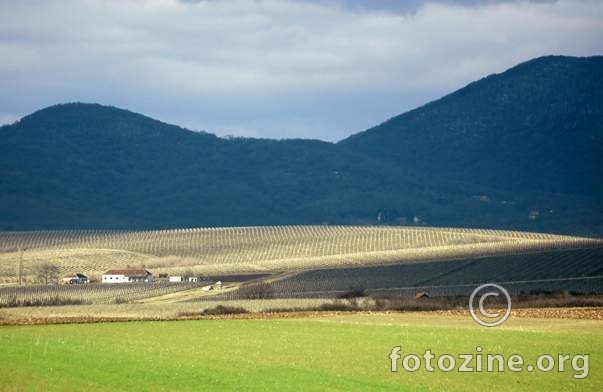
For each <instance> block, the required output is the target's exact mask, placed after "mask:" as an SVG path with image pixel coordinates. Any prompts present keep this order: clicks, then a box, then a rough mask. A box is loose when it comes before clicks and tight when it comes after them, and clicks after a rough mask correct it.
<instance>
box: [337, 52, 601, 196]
mask: <svg viewBox="0 0 603 392" xmlns="http://www.w3.org/2000/svg"><path fill="white" fill-rule="evenodd" d="M340 144H341V145H342V146H345V147H348V148H350V149H353V150H354V151H359V152H363V153H367V154H369V155H371V156H374V157H379V158H380V159H386V160H388V161H390V162H393V163H394V164H396V165H398V166H402V167H407V168H410V169H412V170H419V171H421V172H426V173H433V174H434V175H437V176H440V177H446V178H452V179H456V180H459V181H463V182H471V183H476V184H481V185H486V186H489V187H492V188H496V189H501V190H509V191H513V192H525V191H537V192H550V193H561V194H577V195H586V196H595V197H599V198H600V197H602V196H603V181H601V178H603V56H597V57H589V58H572V57H563V56H548V57H542V58H538V59H535V60H532V61H528V62H526V63H523V64H520V65H518V66H516V67H514V68H512V69H510V70H508V71H506V72H504V73H502V74H497V75H491V76H488V77H486V78H484V79H482V80H479V81H477V82H474V83H471V84H469V85H468V86H466V87H465V88H462V89H460V90H458V91H456V92H454V93H452V94H450V95H448V96H446V97H444V98H442V99H440V100H437V101H435V102H431V103H429V104H427V105H425V106H423V107H420V108H417V109H415V110H412V111H410V112H407V113H405V114H402V115H400V116H397V117H394V118H392V119H390V120H388V121H386V122H384V123H383V124H381V125H379V126H376V127H374V128H372V129H369V130H367V131H365V132H362V133H359V134H356V135H353V136H351V137H349V138H348V139H346V140H344V141H342V142H341V143H340Z"/></svg>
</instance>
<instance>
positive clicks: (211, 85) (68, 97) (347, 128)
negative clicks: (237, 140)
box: [0, 0, 603, 140]
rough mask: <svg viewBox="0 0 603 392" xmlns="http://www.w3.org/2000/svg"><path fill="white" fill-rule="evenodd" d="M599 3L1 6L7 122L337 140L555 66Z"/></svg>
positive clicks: (601, 46) (36, 0)
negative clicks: (75, 116)
mask: <svg viewBox="0 0 603 392" xmlns="http://www.w3.org/2000/svg"><path fill="white" fill-rule="evenodd" d="M602 21H603V1H600V0H583V1H582V0H559V1H519V0H517V1H514V0H507V1H505V0H481V1H480V0H465V1H446V0H433V1H418V0H411V1H388V0H350V1H343V0H325V1H321V0H289V1H287V0H279V1H271V0H265V1H264V0H256V1H246V0H240V1H236V0H234V1H218V0H205V1H203V0H156V1H152V0H146V1H145V0H119V1H117V0H116V1H110V0H55V1H52V0H48V1H43V0H20V1H13V0H0V123H10V122H13V121H15V120H16V119H18V118H20V117H21V116H23V115H26V114H29V113H31V112H33V111H35V110H37V109H40V108H43V107H45V106H49V105H53V104H56V103H63V102H73V101H81V102H98V103H102V104H107V105H113V106H117V107H122V108H126V109H129V110H133V111H136V112H140V113H143V114H146V115H149V116H151V117H154V118H157V119H160V120H163V121H166V122H170V123H175V124H178V125H181V126H185V127H188V128H190V129H195V130H207V131H209V132H213V133H216V134H219V135H243V136H254V137H269V138H292V137H308V138H317V139H323V140H339V139H341V138H344V137H346V136H348V135H350V134H352V133H355V132H358V131H362V130H364V129H366V128H368V127H370V126H373V125H376V124H378V123H380V122H382V121H384V120H386V119H388V118H390V117H392V116H394V115H396V114H399V113H402V112H404V111H406V110H409V109H412V108H414V107H416V106H419V105H421V104H423V103H426V102H427V101H430V100H433V99H436V98H439V97H441V96H442V95H444V94H447V93H449V92H451V91H453V90H455V89H457V88H460V87H462V86H464V85H465V84H467V83H468V82H471V81H473V80H475V79H479V78H481V77H483V76H486V75H488V74H491V73H497V72H502V71H504V70H505V69H507V68H509V67H511V66H513V65H515V64H517V63H519V62H522V61H525V60H528V59H530V58H534V57H537V56H542V55H546V54H565V55H574V56H589V55H598V54H603V22H602Z"/></svg>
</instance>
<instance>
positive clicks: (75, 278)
mask: <svg viewBox="0 0 603 392" xmlns="http://www.w3.org/2000/svg"><path fill="white" fill-rule="evenodd" d="M61 283H63V284H86V283H90V279H88V277H87V276H86V275H84V274H81V273H79V272H77V273H75V274H73V275H67V276H65V277H63V278H62V279H61Z"/></svg>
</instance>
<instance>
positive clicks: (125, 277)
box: [101, 269, 153, 283]
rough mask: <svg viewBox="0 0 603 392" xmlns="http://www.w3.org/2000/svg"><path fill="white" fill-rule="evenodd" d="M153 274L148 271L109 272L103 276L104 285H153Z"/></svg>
mask: <svg viewBox="0 0 603 392" xmlns="http://www.w3.org/2000/svg"><path fill="white" fill-rule="evenodd" d="M152 281H153V274H152V273H151V272H149V271H147V270H146V269H123V270H109V271H107V272H105V273H104V274H103V278H102V280H101V282H102V283H132V282H145V283H151V282H152Z"/></svg>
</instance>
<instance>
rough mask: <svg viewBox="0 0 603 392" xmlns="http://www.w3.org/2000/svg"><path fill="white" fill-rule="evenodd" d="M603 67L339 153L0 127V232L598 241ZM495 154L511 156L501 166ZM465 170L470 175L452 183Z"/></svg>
mask: <svg viewBox="0 0 603 392" xmlns="http://www.w3.org/2000/svg"><path fill="white" fill-rule="evenodd" d="M592 59H594V60H592ZM601 59H603V57H595V58H587V59H586V60H584V59H574V58H564V57H562V58H558V57H547V58H540V59H535V60H532V61H529V62H527V63H522V64H520V65H518V66H517V67H513V68H511V69H510V70H507V71H505V72H503V73H500V74H494V75H490V76H488V77H485V78H482V79H480V80H479V81H476V82H473V83H470V84H469V85H467V86H466V87H464V88H462V89H460V90H457V91H455V92H453V93H451V94H448V95H446V96H445V97H443V98H441V99H439V100H436V101H433V102H430V103H428V104H426V105H423V106H421V107H419V108H416V109H413V110H411V111H409V112H406V113H403V114H401V115H399V116H396V117H393V118H392V119H390V120H388V121H385V122H384V123H382V124H380V125H378V126H376V127H373V128H371V129H369V130H367V131H364V132H361V133H359V134H356V135H353V136H351V137H350V138H347V139H345V140H343V141H340V142H338V143H330V142H325V141H320V140H306V139H281V140H272V139H254V138H221V137H218V136H216V135H213V134H210V133H207V132H202V131H190V130H187V129H185V128H181V127H178V126H176V125H171V124H167V123H164V122H161V121H158V120H154V119H152V118H150V117H147V116H144V115H141V114H138V113H134V112H130V111H127V110H124V109H119V108H115V107H111V106H103V105H99V104H84V103H69V104H59V105H53V106H50V107H48V108H44V109H42V110H40V111H37V112H35V113H32V114H31V115H28V116H25V117H24V118H22V119H21V120H19V121H17V122H15V123H14V124H12V125H5V126H2V127H0V134H2V138H1V140H0V230H31V229H45V228H48V229H56V228H128V229H133V228H174V227H191V226H196V227H198V226H236V225H269V224H317V223H332V224H426V225H434V226H456V227H460V226H465V227H484V228H500V229H518V230H528V231H548V232H557V233H568V234H581V235H601V234H603V224H602V223H601V222H602V221H603V211H602V208H601V206H602V205H603V203H602V202H601V201H602V199H603V187H602V186H601V185H600V184H598V182H599V181H598V178H600V177H597V176H598V174H599V173H600V170H601V169H600V168H599V166H601V167H603V165H598V163H600V155H597V154H599V151H600V149H601V142H600V141H601V130H602V129H603V127H601V124H603V122H601V121H600V120H601V119H603V115H602V114H601V112H602V109H601V107H602V106H603V103H602V102H603V98H601V93H600V92H599V91H598V90H596V89H597V88H598V86H599V84H600V83H602V82H601V80H603V78H602V77H601V74H603V73H602V72H601V70H603V67H602V66H601V64H603V63H602V62H601ZM584 61H586V62H588V63H590V62H593V61H594V63H595V65H594V66H593V65H592V64H590V65H588V66H587V67H584V65H583V63H584ZM555 64H557V65H555ZM576 64H578V65H576ZM550 67H553V68H552V69H554V70H555V69H557V71H554V72H553V76H550V73H551V71H549V70H548V69H549V68H550ZM559 69H561V70H562V72H561V73H560V71H559ZM564 70H565V71H564ZM509 72H511V77H509ZM517 74H519V75H520V76H521V75H523V74H525V76H522V77H521V78H519V79H518V78H517ZM566 74H569V75H570V76H569V77H568V76H567V75H566ZM539 75H540V76H539ZM564 75H565V76H564ZM572 75H573V76H572ZM576 75H577V76H576ZM539 78H540V79H539ZM573 78H579V79H580V82H574V81H573ZM552 79H554V80H553V84H552V85H555V83H557V84H558V85H561V86H563V85H566V84H567V83H568V80H570V81H572V83H571V86H569V85H568V86H566V87H564V88H565V90H567V91H565V90H564V91H561V92H560V93H559V94H558V95H559V96H560V98H559V99H556V98H555V97H553V98H551V97H550V96H549V95H550V91H551V89H552V88H553V87H551V86H550V85H545V86H544V87H542V86H540V87H539V84H538V83H537V82H541V81H549V82H550V80H552ZM492 83H494V86H495V87H494V88H492V86H491V84H492ZM559 83H560V84H559ZM549 84H550V83H549ZM499 85H502V87H499ZM570 87H571V88H570ZM601 90H602V91H603V88H602V89H601ZM501 91H502V92H503V93H506V95H505V94H503V93H501ZM527 92H531V93H535V96H533V97H531V98H529V99H528V98H525V97H524V95H526V94H527ZM476 94H477V96H478V97H479V98H480V99H478V100H477V101H476V98H475V96H476ZM467 96H468V97H469V100H468V99H467ZM514 97H519V98H520V105H515V101H514V99H513V98H514ZM482 98H483V99H482ZM554 98H555V99H554ZM488 102H490V103H494V104H493V105H492V107H485V105H486V104H487V103H488ZM526 102H527V103H529V104H530V105H532V106H531V107H530V108H524V107H522V105H524V104H525V103H526ZM551 103H553V104H555V105H556V106H555V105H553V106H552V107H550V104H551ZM434 108H435V112H434ZM526 113H527V115H526ZM532 113H533V114H532ZM584 113H586V116H583V114H584ZM501 118H502V119H505V120H507V119H508V120H510V121H511V122H512V121H514V120H515V119H518V120H517V121H516V122H515V123H513V124H511V125H509V124H506V123H504V122H501ZM560 118H561V119H565V120H563V121H561V120H559V119H560ZM528 120H529V121H528ZM409 122H410V124H408V123H409ZM534 124H536V125H534ZM558 124H570V125H571V126H563V127H560V126H558ZM589 124H590V125H592V127H591V128H588V126H587V125H589ZM568 129H569V130H572V131H576V130H578V131H577V132H579V133H580V132H581V133H580V134H581V135H583V136H584V139H585V140H586V142H585V141H584V140H577V141H576V140H573V139H572V138H567V137H566V136H567V135H565V136H564V134H563V131H566V130H568ZM506 131H509V132H515V134H513V135H512V136H513V137H514V138H515V139H514V138H513V137H506V138H505V137H504V132H506ZM530 132H532V136H530V137H531V138H532V139H534V140H531V139H530V137H527V136H526V135H530ZM501 134H502V136H501ZM476 135H477V136H476ZM491 135H495V136H491ZM518 135H519V136H518ZM497 137H498V139H497ZM551 137H554V138H557V139H559V140H553V141H547V138H551ZM518 138H519V139H518ZM505 143H506V144H505ZM409 146H410V147H409ZM535 146H536V147H538V148H540V146H545V147H546V148H544V150H545V151H544V152H542V151H534V148H535ZM503 148H507V149H509V148H517V151H508V152H507V153H506V155H504V154H503V155H502V158H501V156H500V153H499V152H498V151H496V150H497V149H503ZM455 149H458V150H459V151H460V152H459V153H458V154H457V153H456V152H455ZM480 149H482V150H480ZM551 151H553V152H561V153H568V152H569V153H570V156H569V157H561V158H555V159H556V161H555V160H551V159H547V158H546V154H548V153H550V152H551ZM585 152H586V153H585ZM413 154H414V155H413ZM497 154H498V155H497ZM407 155H408V156H407ZM507 155H508V157H507ZM574 155H578V156H579V157H580V159H582V161H583V162H580V161H579V160H577V159H574V158H575V157H574ZM466 157H469V160H467V159H466ZM532 157H533V159H532ZM543 157H544V158H543ZM472 160H474V161H472ZM499 161H500V162H502V163H504V164H507V165H509V164H511V165H512V167H510V168H508V169H507V168H505V167H504V165H502V169H504V170H502V169H501V164H500V162H499ZM467 162H470V163H476V166H477V167H476V168H473V169H471V170H469V174H468V175H459V173H460V174H463V173H464V171H465V170H467V169H466V168H467V167H469V166H470V165H468V163H467ZM567 164H571V165H573V166H572V167H571V168H569V169H567V168H563V166H562V165H567ZM532 166H533V167H532ZM461 169H462V170H461ZM547 170H551V171H552V172H553V174H550V173H547ZM523 172H525V173H526V175H525V176H524V177H522V173H523ZM483 173H486V174H487V175H484V174H483ZM509 173H511V174H512V175H513V176H514V177H518V178H514V177H513V176H509ZM534 173H536V174H534ZM532 177H533V178H532ZM534 178H535V179H534ZM492 179H494V180H492ZM526 183H528V184H527V185H526Z"/></svg>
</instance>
